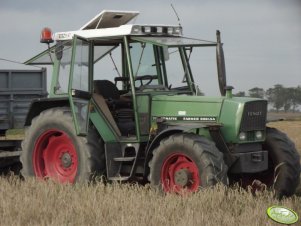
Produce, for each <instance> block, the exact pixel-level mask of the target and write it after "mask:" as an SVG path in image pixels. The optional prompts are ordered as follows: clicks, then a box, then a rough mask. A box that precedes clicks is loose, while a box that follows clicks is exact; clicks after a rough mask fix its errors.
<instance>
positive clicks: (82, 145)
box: [20, 107, 105, 183]
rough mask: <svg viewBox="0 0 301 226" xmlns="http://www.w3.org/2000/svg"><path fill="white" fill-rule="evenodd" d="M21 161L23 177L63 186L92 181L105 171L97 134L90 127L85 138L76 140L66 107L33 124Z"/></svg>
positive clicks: (38, 118) (24, 142)
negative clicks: (57, 183)
mask: <svg viewBox="0 0 301 226" xmlns="http://www.w3.org/2000/svg"><path fill="white" fill-rule="evenodd" d="M20 160H21V163H22V166H23V168H22V170H21V173H22V175H23V176H24V177H28V176H34V177H38V178H50V179H53V180H55V181H58V182H60V183H74V182H77V181H89V180H91V179H92V178H93V177H94V176H96V175H103V173H104V169H105V158H104V151H103V145H102V142H101V139H100V138H99V136H98V135H97V132H96V130H95V129H94V128H92V127H91V128H89V130H88V134H87V136H86V137H79V136H77V135H76V132H75V128H74V124H73V120H72V115H71V111H70V109H69V108H67V107H62V108H52V109H48V110H45V111H43V112H41V114H40V115H39V116H37V117H35V118H34V119H33V120H32V124H31V126H30V127H29V128H27V129H26V132H25V139H24V140H23V142H22V154H21V157H20Z"/></svg>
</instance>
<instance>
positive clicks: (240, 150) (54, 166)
mask: <svg viewBox="0 0 301 226" xmlns="http://www.w3.org/2000/svg"><path fill="white" fill-rule="evenodd" d="M137 15H138V12H123V11H119V12H116V11H103V12H101V13H100V14H99V15H97V16H96V17H94V19H92V20H91V21H89V22H88V23H87V24H86V25H84V26H83V27H82V28H80V29H79V30H77V31H70V32H59V33H55V34H54V35H53V36H52V34H51V32H50V30H49V29H44V30H43V31H42V36H41V37H42V38H41V42H45V43H48V49H47V50H46V51H44V52H42V53H41V54H39V55H37V56H36V57H34V58H32V59H30V60H29V61H27V62H26V63H27V64H40V65H47V64H48V65H52V66H53V76H52V83H51V88H50V94H49V97H48V98H45V99H38V100H35V101H33V102H32V104H31V107H30V111H29V113H28V115H27V118H26V124H25V126H26V132H25V139H24V140H23V142H22V154H21V157H20V159H21V162H22V165H23V169H22V171H21V172H22V174H23V176H25V177H28V176H34V177H38V178H51V179H53V180H56V181H58V182H61V183H75V182H79V181H83V182H85V181H90V180H93V179H95V178H96V177H98V176H103V177H105V178H106V180H108V181H137V182H141V183H147V182H150V183H151V185H153V186H154V187H158V188H159V189H160V190H162V191H163V192H176V193H180V192H182V191H183V190H185V191H189V192H194V191H197V190H198V189H199V188H200V187H208V186H212V185H215V184H216V183H218V182H221V183H223V184H226V185H228V184H229V183H233V182H239V183H241V184H242V185H248V184H252V181H254V180H258V181H260V182H261V183H263V184H266V185H267V186H268V187H271V188H273V189H274V190H275V193H276V195H277V196H278V197H282V196H290V195H292V194H293V193H294V192H295V189H296V187H297V186H298V184H299V175H300V162H299V158H300V157H299V154H298V152H297V150H296V148H295V145H294V144H293V143H292V141H290V140H289V138H288V137H287V136H286V135H285V134H283V133H282V132H280V131H278V130H276V129H273V128H269V127H267V126H266V123H267V119H266V118H267V101H266V100H262V99H255V98H238V97H233V95H232V89H233V87H231V86H227V84H226V76H225V64H224V56H223V50H222V43H221V40H220V33H219V32H217V41H204V40H199V39H192V38H187V37H183V36H182V27H181V26H165V25H138V24H127V23H128V22H129V21H130V20H132V19H133V18H134V17H136V16H137ZM52 37H53V39H55V40H56V44H55V45H53V46H52V47H50V46H49V44H50V43H51V42H53V39H52ZM202 47H214V48H216V58H217V69H218V81H219V87H220V92H221V96H220V97H205V96H201V95H200V91H199V88H198V86H197V85H196V84H195V82H194V81H195V80H194V77H193V71H192V67H191V65H190V56H191V54H192V52H194V51H197V50H198V49H200V48H202ZM112 67H113V68H114V70H112V69H111V68H112ZM108 68H110V70H108ZM114 74H115V75H114Z"/></svg>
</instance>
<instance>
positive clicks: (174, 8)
mask: <svg viewBox="0 0 301 226" xmlns="http://www.w3.org/2000/svg"><path fill="white" fill-rule="evenodd" d="M170 5H171V8H172V9H173V11H174V12H175V14H176V17H177V19H178V22H179V26H180V27H182V25H181V20H180V17H179V15H178V13H177V11H176V9H175V7H173V5H172V4H170Z"/></svg>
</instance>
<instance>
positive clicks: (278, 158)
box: [263, 128, 301, 198]
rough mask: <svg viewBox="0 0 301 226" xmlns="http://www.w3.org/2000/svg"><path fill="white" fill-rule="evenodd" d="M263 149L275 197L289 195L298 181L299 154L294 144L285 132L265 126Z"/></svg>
mask: <svg viewBox="0 0 301 226" xmlns="http://www.w3.org/2000/svg"><path fill="white" fill-rule="evenodd" d="M266 134H267V135H266V141H265V143H264V145H263V149H264V150H268V152H269V159H270V160H271V161H270V164H269V170H268V172H271V173H270V174H267V176H268V177H271V178H273V183H272V186H273V189H274V191H275V195H276V197H277V198H282V197H284V196H286V197H289V196H291V195H293V194H294V193H295V191H296V188H297V186H298V185H299V182H300V171H301V167H300V155H299V154H298V151H297V150H296V147H295V144H294V143H293V142H292V141H291V140H290V139H289V138H288V137H287V135H286V134H284V133H282V132H280V131H279V130H277V129H275V128H267V131H266Z"/></svg>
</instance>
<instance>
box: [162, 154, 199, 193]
mask: <svg viewBox="0 0 301 226" xmlns="http://www.w3.org/2000/svg"><path fill="white" fill-rule="evenodd" d="M161 183H162V185H163V190H164V191H165V192H176V193H181V192H183V191H188V192H194V191H197V190H198V188H199V186H200V185H201V179H200V177H199V170H198V167H197V165H196V164H195V162H194V161H193V160H192V159H191V158H189V157H188V156H187V155H185V154H183V153H174V154H171V155H169V156H168V157H167V158H166V159H165V161H164V163H163V166H162V169H161Z"/></svg>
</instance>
